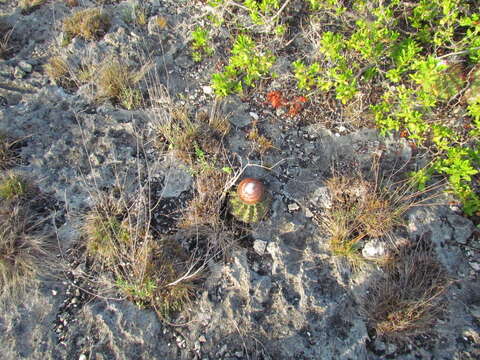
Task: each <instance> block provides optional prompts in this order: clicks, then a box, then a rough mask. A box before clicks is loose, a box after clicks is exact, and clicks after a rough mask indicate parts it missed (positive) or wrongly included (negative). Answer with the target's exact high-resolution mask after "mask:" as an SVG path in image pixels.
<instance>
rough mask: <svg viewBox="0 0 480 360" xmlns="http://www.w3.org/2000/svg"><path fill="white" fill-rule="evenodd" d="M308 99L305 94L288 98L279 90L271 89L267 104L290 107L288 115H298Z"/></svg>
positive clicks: (275, 107) (274, 106) (276, 107)
mask: <svg viewBox="0 0 480 360" xmlns="http://www.w3.org/2000/svg"><path fill="white" fill-rule="evenodd" d="M307 101H308V99H307V98H306V97H305V96H295V97H294V98H293V99H292V100H286V99H285V98H284V97H283V94H282V93H281V92H280V91H278V90H275V91H270V92H269V93H268V94H267V101H266V103H267V104H270V105H271V106H272V107H273V108H274V109H278V108H280V107H283V106H285V107H288V115H289V116H296V115H298V113H299V112H300V111H301V110H302V109H303V106H304V104H305V103H306V102H307Z"/></svg>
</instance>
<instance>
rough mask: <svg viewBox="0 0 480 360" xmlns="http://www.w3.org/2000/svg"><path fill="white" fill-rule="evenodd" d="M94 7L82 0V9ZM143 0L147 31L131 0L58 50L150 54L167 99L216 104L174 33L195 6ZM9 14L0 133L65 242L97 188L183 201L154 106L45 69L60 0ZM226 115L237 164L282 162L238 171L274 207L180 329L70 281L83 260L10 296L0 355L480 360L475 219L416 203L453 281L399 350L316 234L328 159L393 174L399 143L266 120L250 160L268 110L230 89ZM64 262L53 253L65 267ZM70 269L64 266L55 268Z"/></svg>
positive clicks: (417, 224) (83, 55) (76, 239)
mask: <svg viewBox="0 0 480 360" xmlns="http://www.w3.org/2000/svg"><path fill="white" fill-rule="evenodd" d="M94 3H96V2H93V1H82V4H84V6H93V5H94ZM105 3H107V2H105ZM148 3H149V6H150V7H149V9H150V10H149V13H150V15H151V16H152V17H151V18H150V20H149V22H148V25H147V26H146V27H145V28H143V29H137V28H135V27H134V26H133V25H132V24H130V23H128V22H126V21H125V19H124V17H123V15H124V13H125V11H126V10H127V9H128V8H129V7H131V6H132V3H131V2H130V1H128V2H121V3H119V4H115V5H106V8H107V9H108V10H109V11H111V13H112V15H113V21H112V27H111V29H110V30H109V32H108V34H106V36H105V37H104V38H103V39H101V40H99V41H98V42H87V41H83V40H74V41H72V42H71V43H70V45H68V46H67V47H66V48H64V49H63V50H62V51H64V52H65V54H67V53H69V54H70V55H69V60H70V61H72V64H75V63H77V64H78V63H79V62H80V61H81V60H84V59H87V58H88V59H89V60H91V61H94V62H95V61H96V62H100V61H101V60H102V59H104V58H105V57H106V56H109V55H111V54H116V55H118V56H121V57H122V58H125V59H126V60H127V59H128V61H131V62H132V63H133V64H137V65H140V64H141V62H142V61H143V60H142V59H144V58H142V56H144V55H145V54H148V57H147V58H148V60H149V61H151V62H152V64H153V67H152V69H153V70H151V71H152V73H153V74H155V76H156V77H158V80H159V82H160V83H161V84H162V85H163V86H165V87H166V89H167V90H168V92H169V94H170V95H171V96H172V97H173V96H174V95H175V94H179V93H181V94H183V97H182V99H183V100H181V101H192V102H194V105H195V106H198V107H199V108H200V107H201V106H205V105H207V106H209V105H211V104H210V99H211V91H210V90H211V89H208V90H207V91H205V86H208V74H209V72H211V71H213V67H212V68H209V69H203V70H204V72H201V71H200V72H199V71H198V68H197V66H198V65H196V64H194V63H193V62H191V61H190V55H189V49H188V45H187V40H186V37H187V35H186V33H182V31H181V30H182V26H184V25H185V22H187V23H188V21H190V20H191V17H192V13H194V11H195V8H194V7H193V6H194V5H192V8H191V9H189V11H191V12H192V13H186V10H184V8H183V7H182V6H183V5H185V4H183V3H185V2H181V1H151V2H148ZM2 6H3V4H2ZM11 10H12V11H11V15H10V21H11V22H12V23H16V24H17V27H16V31H15V41H16V44H17V47H18V51H17V52H16V54H15V55H14V57H13V58H11V59H8V60H5V61H1V62H0V79H1V81H2V83H1V84H0V100H2V101H1V107H0V131H2V132H5V133H8V134H9V135H10V136H12V137H15V138H18V139H22V140H21V147H20V151H19V152H20V158H21V164H20V165H19V166H17V167H16V169H15V170H16V171H19V172H21V173H23V174H25V175H26V176H28V177H29V178H31V179H33V180H34V181H35V183H36V184H37V185H38V187H39V188H40V190H41V191H42V192H43V193H46V194H50V195H51V196H52V197H53V198H54V199H55V202H56V204H55V212H54V221H55V225H56V229H57V232H56V233H55V237H56V239H57V240H58V245H59V246H58V247H59V249H62V251H65V250H67V249H71V248H73V247H75V246H78V244H81V242H82V236H81V217H82V216H83V214H84V213H85V211H86V210H88V209H89V207H91V206H92V204H93V202H94V199H93V198H92V192H96V191H100V192H101V191H104V190H111V189H112V188H115V187H116V186H119V185H121V186H122V187H123V188H124V189H126V191H127V192H128V191H130V195H131V196H136V194H135V193H134V192H133V189H135V186H134V184H135V183H136V182H137V179H138V178H139V177H140V178H142V177H143V178H145V177H147V176H148V178H149V179H151V180H152V182H153V184H154V185H155V186H154V187H155V188H154V189H153V193H154V194H155V199H156V200H157V199H164V200H165V203H162V205H165V206H166V205H169V206H177V205H176V203H175V201H178V202H179V203H182V202H183V203H184V201H185V198H186V197H187V196H188V193H189V192H192V191H193V190H194V185H195V184H194V183H193V177H192V174H191V173H189V172H188V171H187V167H186V166H185V165H181V164H180V163H179V162H176V160H174V158H172V157H171V156H170V155H165V154H163V153H160V152H159V151H157V150H155V148H154V147H153V146H152V144H153V143H154V141H155V140H156V139H155V136H156V135H155V131H153V130H152V129H154V123H153V118H152V114H151V113H149V112H148V111H141V110H138V111H127V110H124V109H119V108H118V107H117V106H114V105H112V104H108V103H107V104H101V105H100V104H97V103H95V102H94V101H93V100H92V98H91V96H90V95H91V89H90V88H88V87H84V88H79V89H78V90H76V91H72V92H70V91H66V90H64V89H62V88H61V87H59V86H56V85H52V84H51V83H50V82H49V81H48V79H47V77H46V75H45V74H43V71H42V65H43V64H44V63H45V61H46V58H47V56H48V55H49V53H48V50H47V49H48V46H52V47H53V46H54V45H56V44H55V43H54V42H55V41H57V40H56V39H58V38H59V36H58V33H57V30H56V27H55V24H54V22H53V21H52V19H53V18H56V19H61V18H62V17H64V16H65V15H66V14H68V13H70V11H71V10H70V9H69V8H68V7H67V6H66V5H65V4H64V3H63V2H61V1H51V2H48V5H47V6H42V7H40V8H39V10H37V11H35V12H34V13H32V14H29V15H26V16H23V15H20V13H19V12H18V11H16V12H15V11H13V9H11ZM52 14H55V17H52ZM158 17H162V18H165V20H166V23H167V26H166V27H165V28H164V29H162V28H159V27H158V26H156V25H155V23H156V24H158ZM140 49H141V51H140ZM67 55H68V54H67ZM278 66H279V67H281V66H283V65H282V64H279V65H278ZM16 69H19V70H16ZM203 70H202V71H203ZM19 71H21V72H22V73H20V72H19ZM15 74H17V75H15ZM19 75H21V76H19ZM205 79H207V80H206V81H205ZM7 80H8V85H4V84H6V81H7ZM202 87H203V88H202ZM185 99H187V100H185ZM223 110H224V111H225V112H226V113H228V114H229V119H230V122H231V123H232V124H233V125H234V126H233V127H235V128H236V130H235V131H234V132H232V133H231V134H230V135H229V136H228V138H227V139H226V141H227V143H228V146H229V150H230V151H233V152H235V153H237V154H238V157H239V158H240V159H241V160H242V161H243V164H246V163H249V162H250V163H255V164H271V165H273V164H276V165H277V166H275V167H273V168H272V170H271V171H270V170H267V169H266V168H265V167H257V166H251V167H247V168H246V171H245V173H244V175H245V176H254V177H261V178H262V179H263V180H264V181H265V183H266V184H267V185H268V189H269V192H270V193H271V195H272V198H273V201H272V209H271V216H270V217H269V218H268V219H266V220H265V221H263V222H262V223H260V224H259V225H258V226H255V227H253V229H252V236H251V238H249V239H247V240H245V241H244V243H245V244H244V245H243V246H238V248H237V249H236V250H235V251H234V252H233V253H232V255H231V259H229V261H228V262H223V261H218V262H215V263H214V262H212V263H211V264H210V269H209V271H208V273H207V275H208V276H207V279H206V280H205V283H204V284H203V286H202V287H201V288H200V289H198V296H197V298H196V300H195V302H194V303H193V304H192V306H191V308H190V309H186V310H185V313H184V314H181V316H180V317H179V318H178V319H177V320H178V322H179V324H177V323H174V324H173V325H174V326H171V325H169V324H167V323H166V322H162V321H161V320H160V319H159V318H158V317H157V316H156V315H155V314H154V312H153V311H151V310H148V309H140V308H138V307H137V306H135V305H134V304H132V303H129V302H127V301H125V300H121V299H112V298H103V297H93V296H91V294H89V292H88V291H87V290H88V289H86V288H85V284H81V283H79V282H78V278H77V277H75V272H76V271H80V270H82V266H85V264H77V265H75V268H74V269H70V268H69V272H65V273H64V272H62V271H59V272H58V273H56V274H55V276H50V277H48V278H46V279H43V280H44V281H43V282H42V283H41V284H42V285H41V287H40V289H38V291H35V289H32V290H31V291H30V292H29V293H28V294H27V295H26V296H24V297H22V299H21V300H20V301H19V302H18V304H16V305H15V306H13V307H9V308H4V309H2V311H1V312H0V348H1V349H2V352H1V355H0V357H1V358H2V359H6V360H10V359H12V360H13V359H42V360H43V359H69V360H70V359H96V360H102V359H103V360H107V359H162V360H164V359H210V360H212V359H272V360H273V359H275V360H277V359H279V360H281V359H285V360H286V359H312V360H313V359H342V360H343V359H352V360H357V359H384V358H385V356H389V357H390V358H396V359H405V360H406V359H416V358H417V359H418V358H422V359H459V360H460V359H474V358H475V356H480V354H479V352H478V344H479V343H480V340H479V339H480V336H479V322H478V317H479V310H478V309H479V308H480V297H479V294H480V286H479V282H478V269H476V268H475V266H473V265H470V264H472V263H473V264H477V263H478V262H479V261H480V259H479V255H478V238H479V235H478V229H475V227H474V226H473V224H472V223H471V222H470V220H468V219H465V218H463V217H461V216H459V215H458V214H455V213H454V212H453V211H452V210H451V209H449V208H448V207H446V206H441V207H419V208H415V209H414V210H412V211H411V212H409V214H408V224H407V230H408V236H409V238H410V240H411V241H415V239H418V238H419V237H428V239H430V240H431V242H432V243H433V244H434V246H435V251H436V254H437V256H438V258H439V260H440V261H441V263H442V264H443V265H444V267H445V268H446V269H447V271H448V273H449V274H450V275H451V276H452V278H455V279H456V280H457V281H456V282H455V285H453V286H452V287H451V288H450V290H449V293H448V294H447V296H448V297H449V299H450V303H449V304H450V305H449V309H448V313H447V315H446V317H445V318H444V319H440V320H441V321H440V322H439V324H438V325H437V326H436V328H435V331H436V333H437V336H436V337H434V338H429V339H427V340H425V341H424V342H423V343H422V342H421V341H420V342H419V343H420V344H421V345H419V346H416V347H415V348H414V347H412V349H410V350H409V351H407V352H406V353H402V354H399V353H398V351H397V350H398V349H397V348H395V347H393V345H392V344H385V343H381V342H379V341H375V343H374V345H373V348H374V350H373V351H372V350H371V348H370V347H367V342H368V341H369V339H370V335H371V334H369V333H368V331H367V324H366V320H365V319H364V317H363V316H362V315H361V314H360V313H359V311H358V300H359V299H360V298H361V291H363V290H362V289H363V288H365V286H363V287H361V286H358V288H357V287H356V286H357V284H355V281H354V276H353V275H352V274H351V273H349V272H346V273H340V271H339V270H338V268H337V267H336V266H335V262H334V261H333V260H332V257H331V256H330V253H329V251H328V250H327V239H326V237H325V234H323V233H322V231H321V230H320V229H319V228H318V226H317V225H316V224H315V222H314V221H313V220H314V218H317V217H319V216H320V217H321V216H322V211H325V209H328V208H330V207H331V206H332V199H331V198H330V195H329V193H328V189H327V188H326V186H325V180H326V178H327V177H328V176H330V175H331V174H332V170H333V169H332V164H333V165H334V167H335V169H340V170H341V171H342V172H348V171H363V170H368V169H370V167H371V164H372V162H373V159H374V157H376V156H377V155H378V154H382V156H384V159H385V166H386V168H390V169H394V168H395V167H396V166H397V165H398V164H402V165H403V164H404V163H406V162H407V161H409V160H411V159H412V156H413V155H412V150H411V147H410V146H408V144H406V142H405V141H404V140H395V139H392V138H381V137H380V136H379V135H378V134H377V133H376V132H375V131H374V130H371V129H367V130H360V131H356V132H353V133H350V134H345V135H341V136H337V135H336V134H334V133H332V132H331V131H330V130H328V129H325V128H324V127H323V126H321V125H320V124H315V125H308V126H300V125H296V124H295V125H290V126H285V127H283V128H281V127H280V126H279V125H278V124H277V123H275V122H273V121H269V122H267V121H266V122H265V124H264V129H265V131H266V133H268V134H269V137H270V138H271V139H273V142H274V145H275V147H276V148H277V149H276V150H274V151H272V152H271V153H270V154H267V155H265V156H264V157H263V158H261V159H260V158H259V157H255V156H252V155H251V153H252V152H251V144H250V143H249V142H248V141H246V139H245V135H246V133H245V131H244V130H245V129H244V128H245V127H248V126H249V125H250V124H251V123H252V120H253V119H255V116H253V115H252V113H253V114H255V115H256V116H257V117H260V118H264V117H266V116H267V115H266V112H262V109H259V108H256V107H255V106H254V105H252V104H249V103H246V102H243V101H242V100H240V98H239V97H237V96H233V97H229V98H228V99H227V100H226V102H225V104H224V105H223ZM159 111H160V110H159ZM271 116H273V117H275V116H276V115H274V114H273V113H271ZM255 120H256V119H255ZM277 120H278V119H277ZM147 165H148V166H147ZM172 204H173V205H172ZM159 209H160V210H158V213H156V214H154V216H156V217H157V218H162V216H164V215H165V214H163V213H161V211H162V210H161V209H162V208H161V207H159ZM167 215H169V214H167ZM165 216H166V215H165ZM162 219H163V218H162ZM159 221H160V220H159ZM371 245H372V246H367V247H365V249H366V250H365V249H364V250H365V251H366V252H368V254H365V255H368V256H371V257H375V256H380V255H381V253H382V251H383V250H382V249H380V247H379V246H376V245H375V244H371ZM377 245H378V244H377ZM59 254H60V250H59ZM62 261H64V259H63V257H62V256H60V255H59V257H58V262H59V264H60V263H61V262H62ZM70 265H71V264H70ZM64 266H66V267H67V268H68V266H69V264H62V265H61V266H60V265H59V269H63V267H64ZM56 270H57V269H56ZM67 273H68V274H67ZM366 281H367V280H366ZM355 289H357V290H355ZM77 290H78V291H77ZM352 291H358V292H360V293H359V294H352ZM180 323H183V324H180ZM425 343H428V346H424V344H425Z"/></svg>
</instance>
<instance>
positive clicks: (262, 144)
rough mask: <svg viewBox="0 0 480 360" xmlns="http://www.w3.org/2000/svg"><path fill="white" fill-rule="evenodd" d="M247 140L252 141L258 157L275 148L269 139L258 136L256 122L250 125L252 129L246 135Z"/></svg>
mask: <svg viewBox="0 0 480 360" xmlns="http://www.w3.org/2000/svg"><path fill="white" fill-rule="evenodd" d="M247 139H248V140H251V141H253V144H254V150H255V151H257V152H258V153H259V154H260V155H263V154H265V153H266V152H268V151H269V150H270V149H274V148H275V146H274V145H273V142H272V141H271V140H270V139H268V138H267V137H265V136H264V135H261V134H260V132H259V130H258V126H257V121H256V120H255V121H253V123H252V128H251V129H250V131H249V132H248V134H247Z"/></svg>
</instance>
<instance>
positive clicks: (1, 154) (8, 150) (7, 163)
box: [0, 133, 18, 170]
mask: <svg viewBox="0 0 480 360" xmlns="http://www.w3.org/2000/svg"><path fill="white" fill-rule="evenodd" d="M17 143H18V140H16V141H15V140H12V139H10V138H8V137H7V136H6V135H4V134H2V133H0V170H5V169H8V168H10V167H12V166H14V165H15V164H16V162H17V160H18V156H17V154H16V153H15V151H14V150H13V147H14V146H15V144H17Z"/></svg>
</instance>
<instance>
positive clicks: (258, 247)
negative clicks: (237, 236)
mask: <svg viewBox="0 0 480 360" xmlns="http://www.w3.org/2000/svg"><path fill="white" fill-rule="evenodd" d="M267 245H268V243H267V242H266V241H263V240H255V241H254V242H253V250H255V252H256V253H257V254H258V255H260V256H261V255H263V254H264V253H265V249H266V248H267Z"/></svg>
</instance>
